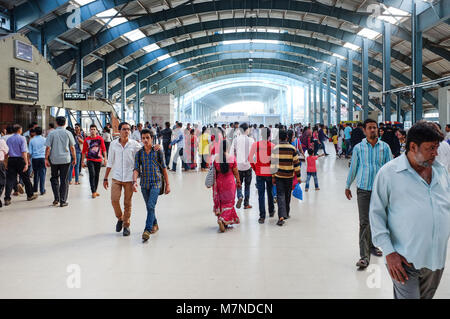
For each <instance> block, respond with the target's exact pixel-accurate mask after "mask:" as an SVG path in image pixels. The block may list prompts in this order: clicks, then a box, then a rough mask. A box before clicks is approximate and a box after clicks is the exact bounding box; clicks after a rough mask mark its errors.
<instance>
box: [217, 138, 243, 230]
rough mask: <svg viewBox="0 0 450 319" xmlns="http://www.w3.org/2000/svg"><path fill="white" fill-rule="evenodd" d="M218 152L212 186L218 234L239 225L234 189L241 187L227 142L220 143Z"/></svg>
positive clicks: (234, 161)
mask: <svg viewBox="0 0 450 319" xmlns="http://www.w3.org/2000/svg"><path fill="white" fill-rule="evenodd" d="M219 148H220V149H219V152H218V154H217V155H216V156H215V158H214V159H213V165H214V169H215V171H216V173H215V176H214V178H215V180H214V185H213V201H214V213H215V215H216V216H217V223H218V224H219V230H220V232H222V233H223V232H224V231H225V228H226V227H228V226H229V225H232V224H239V217H238V215H237V214H236V210H235V209H234V200H235V198H236V187H238V188H239V187H241V181H240V179H239V173H238V169H237V163H236V158H235V157H234V156H232V155H229V154H228V152H227V141H226V140H223V141H222V142H221V143H220V147H219Z"/></svg>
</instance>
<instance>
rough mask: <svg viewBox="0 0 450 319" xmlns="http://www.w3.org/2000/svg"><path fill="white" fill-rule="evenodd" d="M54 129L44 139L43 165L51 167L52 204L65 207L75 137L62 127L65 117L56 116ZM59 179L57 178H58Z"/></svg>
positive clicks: (74, 155) (74, 161)
mask: <svg viewBox="0 0 450 319" xmlns="http://www.w3.org/2000/svg"><path fill="white" fill-rule="evenodd" d="M56 125H57V127H56V129H55V130H54V131H52V132H51V133H50V134H49V135H48V137H47V140H46V141H45V146H47V148H46V149H45V166H47V167H51V178H50V183H51V184H52V190H53V196H54V198H55V200H54V201H53V206H57V205H58V204H59V205H60V207H65V206H67V205H68V203H67V194H68V192H69V182H68V174H69V166H70V159H71V157H70V156H71V155H72V165H73V166H75V163H76V158H77V157H76V154H75V139H74V138H73V134H72V133H71V132H69V131H68V130H66V129H64V126H65V125H66V118H65V117H64V116H58V117H57V118H56ZM58 179H59V180H58Z"/></svg>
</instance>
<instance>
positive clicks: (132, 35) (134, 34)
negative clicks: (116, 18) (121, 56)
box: [124, 29, 145, 41]
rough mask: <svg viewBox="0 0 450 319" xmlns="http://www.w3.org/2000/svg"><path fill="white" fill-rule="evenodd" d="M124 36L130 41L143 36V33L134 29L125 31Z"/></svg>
mask: <svg viewBox="0 0 450 319" xmlns="http://www.w3.org/2000/svg"><path fill="white" fill-rule="evenodd" d="M124 37H126V38H127V39H128V40H130V41H137V40H139V39H142V38H145V34H144V33H143V32H142V31H141V30H139V29H136V30H133V31H130V32H127V33H125V34H124Z"/></svg>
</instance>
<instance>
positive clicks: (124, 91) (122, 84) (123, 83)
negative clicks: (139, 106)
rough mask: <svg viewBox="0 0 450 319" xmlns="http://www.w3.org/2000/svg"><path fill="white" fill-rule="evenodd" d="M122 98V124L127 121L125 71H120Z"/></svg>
mask: <svg viewBox="0 0 450 319" xmlns="http://www.w3.org/2000/svg"><path fill="white" fill-rule="evenodd" d="M120 97H121V108H120V113H121V114H120V116H121V117H122V118H121V120H122V122H124V121H125V103H126V99H127V91H126V87H125V70H124V69H120Z"/></svg>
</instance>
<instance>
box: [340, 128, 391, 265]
mask: <svg viewBox="0 0 450 319" xmlns="http://www.w3.org/2000/svg"><path fill="white" fill-rule="evenodd" d="M363 128H364V134H365V135H366V138H365V139H363V140H362V141H361V142H360V143H358V144H357V145H356V146H355V147H354V149H353V152H352V160H351V164H350V170H349V172H348V177H347V183H346V187H345V196H346V197H347V198H348V199H349V200H350V199H352V192H351V191H350V186H351V184H352V183H353V181H354V180H355V178H356V187H357V193H356V194H357V201H358V210H359V253H360V260H359V261H358V262H357V263H356V266H358V267H359V269H360V270H362V269H364V268H366V267H367V266H369V262H370V254H371V253H372V254H374V255H376V256H379V257H380V256H382V255H383V253H382V252H381V250H379V249H378V248H376V247H375V246H374V245H373V243H372V236H371V232H370V223H369V207H370V197H371V194H372V186H373V182H374V179H375V176H376V175H377V173H378V170H379V169H380V168H381V167H382V166H383V165H384V164H386V163H387V162H389V161H390V160H391V159H392V153H391V149H390V148H389V145H388V144H386V143H385V142H383V141H381V140H379V139H378V124H377V122H376V121H374V120H371V119H367V120H365V121H364V125H363Z"/></svg>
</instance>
